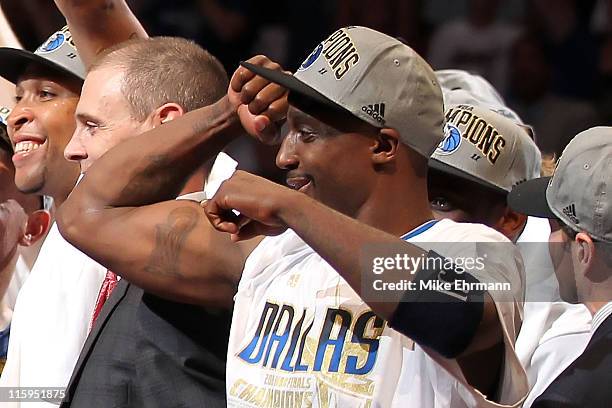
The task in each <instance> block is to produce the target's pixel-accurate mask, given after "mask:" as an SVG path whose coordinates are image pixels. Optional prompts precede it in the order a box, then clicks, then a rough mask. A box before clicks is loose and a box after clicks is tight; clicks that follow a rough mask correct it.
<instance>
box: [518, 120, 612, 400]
mask: <svg viewBox="0 0 612 408" xmlns="http://www.w3.org/2000/svg"><path fill="white" fill-rule="evenodd" d="M611 196H612V128H610V127H595V128H591V129H589V130H586V131H584V132H581V133H579V134H578V135H577V136H576V137H575V138H574V139H572V141H571V142H570V143H569V144H568V145H567V147H566V148H565V150H564V151H563V154H562V155H561V157H560V159H559V162H558V163H557V168H556V170H555V173H554V175H553V176H552V177H546V178H540V179H537V180H531V181H528V182H526V183H523V184H521V185H519V186H517V187H515V188H514V189H513V190H512V192H511V193H510V196H509V197H508V202H509V205H510V206H511V207H512V208H514V209H515V211H520V212H523V213H525V214H529V215H532V216H537V217H544V218H549V219H552V220H555V221H556V223H558V224H559V225H560V228H559V229H558V230H556V231H554V232H553V233H551V235H550V239H549V242H550V245H549V248H550V253H551V257H552V259H553V262H554V264H555V273H556V275H557V279H558V281H559V288H560V292H561V296H562V298H563V299H564V300H566V301H568V302H571V303H582V304H584V305H585V306H586V307H587V308H588V309H589V311H590V312H591V313H592V314H593V323H592V327H591V337H590V340H589V343H588V344H587V346H586V348H585V349H584V350H583V351H582V353H581V355H580V356H579V357H578V358H577V359H576V360H575V361H574V362H573V363H572V364H570V366H569V367H567V368H566V369H565V370H564V371H563V372H562V373H561V374H560V375H559V376H558V377H557V378H556V379H555V380H554V381H553V382H552V383H551V384H550V385H549V386H548V388H547V389H546V390H545V391H544V392H543V393H542V394H541V395H540V396H539V397H538V398H537V399H536V400H535V402H534V403H533V405H531V406H532V407H537V408H545V407H593V408H600V407H601V408H603V407H609V406H610V404H611V403H612V389H611V388H610V386H609V384H610V380H611V379H612V375H611V373H612V350H611V349H610V339H612V205H611V202H610V197H611Z"/></svg>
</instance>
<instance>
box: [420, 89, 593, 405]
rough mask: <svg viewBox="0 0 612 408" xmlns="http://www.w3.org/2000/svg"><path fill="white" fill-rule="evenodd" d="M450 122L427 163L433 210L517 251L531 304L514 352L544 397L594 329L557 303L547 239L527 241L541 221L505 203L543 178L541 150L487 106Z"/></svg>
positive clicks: (583, 313)
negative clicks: (494, 234)
mask: <svg viewBox="0 0 612 408" xmlns="http://www.w3.org/2000/svg"><path fill="white" fill-rule="evenodd" d="M472 102H475V103H477V101H476V100H475V99H473V100H472ZM489 106H490V105H489ZM446 119H447V124H446V137H445V139H444V141H443V142H442V143H440V145H439V146H438V148H437V149H436V151H435V152H434V154H433V155H432V158H431V160H430V174H429V196H430V200H431V205H432V209H433V210H434V213H435V214H436V217H442V218H451V219H454V220H456V221H463V222H482V223H484V224H485V225H488V226H490V227H492V228H494V229H496V230H497V231H499V232H501V233H502V234H504V235H505V236H506V237H508V238H509V239H510V240H512V241H513V242H516V243H517V245H518V246H519V248H520V250H521V254H522V255H523V260H524V261H525V275H526V303H525V310H524V320H523V324H522V326H521V331H520V332H519V336H518V339H517V343H516V350H517V354H518V355H519V358H520V359H521V362H522V363H523V366H524V367H525V369H526V371H527V374H528V377H529V381H530V386H531V388H532V389H533V391H532V392H534V393H539V392H541V391H542V390H543V387H544V388H545V387H546V386H547V385H548V383H549V382H550V381H551V380H552V378H554V377H555V376H556V375H557V374H558V373H559V372H560V371H561V370H563V369H564V368H565V367H567V365H569V364H570V363H571V361H573V360H574V359H575V358H576V357H577V356H578V354H579V352H580V350H581V348H582V347H584V345H586V342H587V341H588V337H587V336H588V327H589V323H590V314H589V313H588V311H587V310H586V309H585V308H584V307H583V306H581V305H571V304H568V303H565V302H560V301H559V299H558V286H557V284H556V280H555V278H554V274H553V267H552V263H551V262H550V259H549V257H548V251H547V246H546V244H545V243H544V242H545V241H544V242H537V241H536V242H529V241H531V239H530V238H527V239H526V240H525V238H524V237H523V234H524V232H525V229H527V228H531V229H533V228H534V226H533V224H534V222H537V220H538V219H537V218H533V217H530V218H529V221H528V220H527V217H526V216H525V215H523V214H519V213H517V212H515V211H513V210H512V209H510V208H509V207H508V206H507V204H506V197H507V195H508V193H509V192H510V191H511V189H512V187H513V186H515V185H518V184H520V183H522V182H524V181H526V180H531V179H534V178H537V177H539V176H540V161H541V156H540V152H539V150H538V148H537V146H536V145H535V143H534V142H533V140H532V139H531V138H530V137H529V136H528V135H527V132H526V131H525V129H524V128H522V127H520V126H519V125H517V124H516V123H515V122H514V121H513V120H510V119H508V118H507V117H504V116H502V115H500V114H498V113H496V112H494V111H491V110H489V109H488V108H484V107H481V106H472V105H468V104H462V105H461V104H460V105H454V106H450V107H448V109H447V111H446ZM496 145H497V147H496ZM487 149H489V150H487ZM530 224H532V225H531V226H530ZM537 227H538V228H540V229H541V226H540V225H537ZM546 227H548V224H547V223H546ZM542 231H543V232H544V230H543V229H542ZM547 231H548V232H547V234H549V233H550V229H548V228H547ZM528 234H531V235H533V233H532V232H528ZM526 235H527V234H526ZM544 239H545V238H544V237H540V238H539V240H540V241H543V240H544ZM559 350H563V352H559ZM535 396H537V394H535ZM530 400H531V394H530V397H528V401H530Z"/></svg>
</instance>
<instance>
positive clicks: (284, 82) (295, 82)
mask: <svg viewBox="0 0 612 408" xmlns="http://www.w3.org/2000/svg"><path fill="white" fill-rule="evenodd" d="M240 65H242V66H243V67H245V68H246V69H248V70H249V71H251V72H253V73H255V74H257V75H259V76H261V77H263V78H265V79H267V80H269V81H271V82H274V83H275V84H278V85H281V86H282V87H284V88H287V89H288V90H289V91H290V98H291V97H292V96H295V95H291V93H294V94H298V95H299V96H302V97H305V98H306V99H308V100H311V101H314V102H316V103H318V104H320V105H323V106H326V107H328V108H331V109H335V110H340V111H342V112H346V113H349V114H351V115H353V113H352V112H351V111H349V110H348V109H346V108H345V107H343V106H342V105H339V104H337V103H336V102H334V101H332V100H331V99H329V98H327V97H326V96H324V95H323V94H321V93H320V92H319V91H317V90H316V89H314V88H312V87H311V86H309V85H306V84H305V83H304V82H302V81H300V80H299V79H297V78H296V77H294V76H293V75H289V74H286V73H284V72H282V71H276V70H271V69H268V68H264V67H262V66H259V65H253V64H251V63H250V62H246V61H242V62H241V63H240Z"/></svg>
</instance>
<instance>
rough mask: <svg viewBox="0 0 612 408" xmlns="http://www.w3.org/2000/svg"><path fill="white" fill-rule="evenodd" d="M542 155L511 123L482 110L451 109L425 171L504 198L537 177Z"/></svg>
mask: <svg viewBox="0 0 612 408" xmlns="http://www.w3.org/2000/svg"><path fill="white" fill-rule="evenodd" d="M541 160H542V155H541V154H540V150H539V149H538V147H537V146H536V145H535V143H534V141H533V140H532V139H531V138H530V137H529V136H528V135H527V133H526V132H525V131H524V130H523V129H522V128H521V127H520V126H519V125H518V124H517V123H515V122H514V121H512V120H510V119H509V118H507V117H505V116H503V115H501V114H498V113H496V112H493V111H491V110H489V109H487V108H485V107H481V106H473V105H467V104H461V105H452V106H449V107H448V109H447V110H446V126H445V137H444V140H443V141H442V142H441V143H440V144H439V145H438V147H437V148H436V150H435V151H434V153H433V155H432V156H431V159H430V160H429V167H430V168H433V169H435V170H439V171H442V172H444V173H446V174H450V175H453V176H456V177H460V178H462V179H466V180H469V181H472V182H475V183H478V184H480V185H482V186H484V187H487V188H489V189H491V190H494V191H496V192H499V193H502V194H506V193H508V192H509V191H510V190H512V187H513V186H515V185H517V184H520V183H522V182H524V181H526V180H531V179H534V178H536V177H539V176H540V162H541Z"/></svg>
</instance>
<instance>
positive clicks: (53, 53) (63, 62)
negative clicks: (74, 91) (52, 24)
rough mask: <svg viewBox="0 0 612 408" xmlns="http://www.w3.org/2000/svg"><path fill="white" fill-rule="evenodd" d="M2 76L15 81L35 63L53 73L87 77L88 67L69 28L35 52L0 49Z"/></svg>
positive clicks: (0, 74)
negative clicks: (84, 63) (82, 60)
mask: <svg viewBox="0 0 612 408" xmlns="http://www.w3.org/2000/svg"><path fill="white" fill-rule="evenodd" d="M0 61H2V64H0V76H2V77H3V78H5V79H7V80H8V81H10V82H12V83H17V80H18V79H19V77H20V76H21V75H23V74H24V73H25V72H26V70H27V69H28V68H29V67H30V66H32V65H35V66H42V67H45V68H48V69H50V70H52V71H53V72H57V73H63V74H67V75H70V76H73V77H76V78H77V79H80V80H83V79H85V73H86V72H85V66H84V65H83V63H82V62H81V59H80V57H79V54H78V52H77V49H76V46H75V45H74V42H73V40H72V35H71V34H70V31H69V30H68V27H67V26H66V27H64V28H62V29H61V30H60V31H57V32H55V33H53V34H52V35H51V37H49V38H48V39H47V41H45V42H44V43H43V44H42V45H41V46H40V47H38V48H37V49H36V51H34V52H30V51H26V50H20V49H17V48H7V47H2V48H0Z"/></svg>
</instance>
